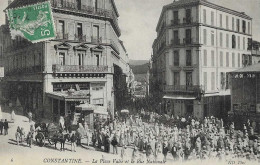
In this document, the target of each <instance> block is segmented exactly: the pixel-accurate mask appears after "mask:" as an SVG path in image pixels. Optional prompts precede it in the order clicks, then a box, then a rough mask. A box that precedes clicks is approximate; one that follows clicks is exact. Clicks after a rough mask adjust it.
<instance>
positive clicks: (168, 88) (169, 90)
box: [163, 85, 202, 92]
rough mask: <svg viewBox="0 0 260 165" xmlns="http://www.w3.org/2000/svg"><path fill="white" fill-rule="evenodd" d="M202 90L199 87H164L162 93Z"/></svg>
mask: <svg viewBox="0 0 260 165" xmlns="http://www.w3.org/2000/svg"><path fill="white" fill-rule="evenodd" d="M201 90H202V87H201V86H199V85H192V86H187V85H165V86H164V89H163V91H164V92H199V91H201Z"/></svg>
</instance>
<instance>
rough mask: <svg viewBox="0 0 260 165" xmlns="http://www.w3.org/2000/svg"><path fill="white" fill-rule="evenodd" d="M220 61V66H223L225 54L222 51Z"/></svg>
mask: <svg viewBox="0 0 260 165" xmlns="http://www.w3.org/2000/svg"><path fill="white" fill-rule="evenodd" d="M219 58H220V59H219V60H220V62H219V63H220V66H223V52H222V51H220V57H219Z"/></svg>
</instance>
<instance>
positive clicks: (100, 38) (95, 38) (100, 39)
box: [91, 36, 102, 44]
mask: <svg viewBox="0 0 260 165" xmlns="http://www.w3.org/2000/svg"><path fill="white" fill-rule="evenodd" d="M91 42H92V43H94V44H98V43H102V37H94V36H91Z"/></svg>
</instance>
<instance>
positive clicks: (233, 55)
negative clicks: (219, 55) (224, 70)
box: [232, 53, 236, 67]
mask: <svg viewBox="0 0 260 165" xmlns="http://www.w3.org/2000/svg"><path fill="white" fill-rule="evenodd" d="M232 67H236V66H235V53H232Z"/></svg>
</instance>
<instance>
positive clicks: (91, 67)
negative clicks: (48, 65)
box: [52, 65, 108, 73]
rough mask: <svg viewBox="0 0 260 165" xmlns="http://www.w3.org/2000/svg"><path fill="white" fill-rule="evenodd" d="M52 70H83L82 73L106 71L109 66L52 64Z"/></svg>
mask: <svg viewBox="0 0 260 165" xmlns="http://www.w3.org/2000/svg"><path fill="white" fill-rule="evenodd" d="M52 71H53V72H55V73H57V72H72V73H74V72H80V73H81V72H82V73H106V72H108V66H103V65H99V66H96V65H52Z"/></svg>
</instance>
